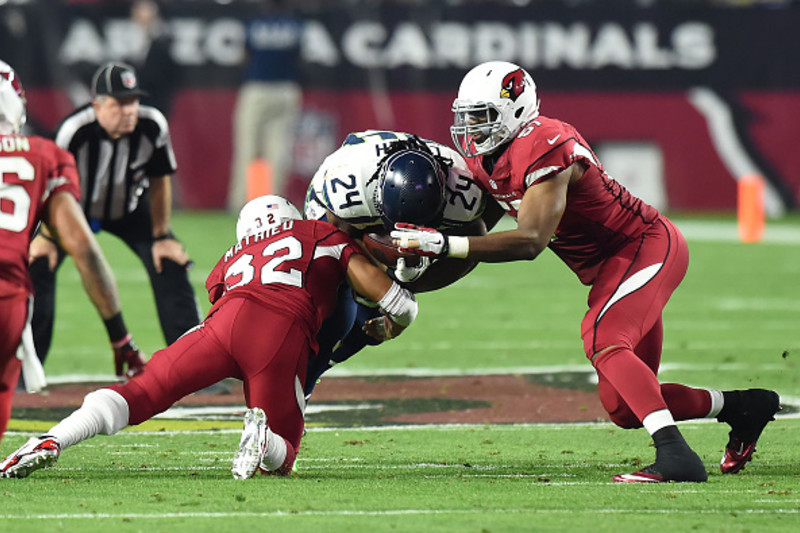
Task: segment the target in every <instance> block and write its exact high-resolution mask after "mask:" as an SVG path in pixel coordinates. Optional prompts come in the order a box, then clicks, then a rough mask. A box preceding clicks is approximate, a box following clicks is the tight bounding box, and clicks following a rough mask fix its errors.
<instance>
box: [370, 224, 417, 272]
mask: <svg viewBox="0 0 800 533" xmlns="http://www.w3.org/2000/svg"><path fill="white" fill-rule="evenodd" d="M363 241H364V248H366V250H367V252H369V253H370V255H372V257H374V258H375V259H377V260H378V261H380V262H381V263H383V264H384V265H388V266H395V264H397V260H398V259H399V258H401V257H405V258H406V265H408V266H416V265H417V264H419V256H418V255H416V254H404V253H401V252H398V251H397V247H396V246H394V245H393V244H392V237H391V236H390V235H389V234H388V233H374V232H372V233H366V234H365V235H364V239H363Z"/></svg>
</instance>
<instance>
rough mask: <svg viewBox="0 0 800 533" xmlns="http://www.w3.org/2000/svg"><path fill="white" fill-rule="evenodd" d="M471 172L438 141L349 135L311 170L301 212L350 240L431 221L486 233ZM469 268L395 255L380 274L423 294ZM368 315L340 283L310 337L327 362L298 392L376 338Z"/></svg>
mask: <svg viewBox="0 0 800 533" xmlns="http://www.w3.org/2000/svg"><path fill="white" fill-rule="evenodd" d="M471 177H472V175H471V173H470V171H469V170H468V168H467V165H466V163H465V161H464V159H463V158H462V157H461V155H459V154H458V152H456V151H455V150H453V149H451V148H448V147H447V146H444V145H442V144H439V143H436V142H433V141H428V140H421V139H420V138H419V137H417V136H415V135H411V134H408V133H402V132H393V131H379V130H367V131H363V132H357V133H350V134H349V135H348V136H347V138H346V139H345V140H344V142H343V143H342V146H341V147H340V148H339V149H338V150H336V151H335V152H333V153H332V154H331V155H329V156H328V157H327V158H325V161H323V163H322V165H321V166H320V168H319V170H318V171H317V172H316V174H314V177H313V179H312V180H311V184H310V185H309V187H308V191H307V193H306V201H305V209H304V210H305V216H306V218H309V219H314V220H328V221H330V222H334V223H335V224H337V225H338V226H339V227H342V228H343V229H344V230H345V231H346V232H347V233H349V234H350V235H351V236H353V237H354V238H356V239H357V240H358V239H359V238H360V237H361V236H362V235H363V234H364V233H366V232H370V231H375V232H378V233H385V232H387V231H389V230H391V229H393V227H394V224H395V222H407V223H413V224H420V225H426V226H433V227H436V228H437V229H439V230H440V231H442V232H443V233H447V234H451V235H481V234H484V233H485V232H486V227H485V225H484V223H483V220H482V219H481V215H482V214H483V209H484V206H485V199H484V195H483V192H482V191H481V189H480V188H478V187H477V186H476V185H475V183H474V182H473V181H472V179H471ZM474 267H475V264H474V263H472V262H470V261H464V260H462V259H452V258H447V259H443V260H437V261H434V262H431V261H428V260H423V261H421V262H420V263H419V265H415V266H407V265H406V264H405V262H404V261H402V260H400V261H398V264H397V265H387V272H388V274H389V275H390V276H391V277H392V278H394V279H395V280H396V281H398V282H399V283H401V284H402V285H403V286H405V287H407V288H408V289H410V290H412V291H414V292H424V291H430V290H436V289H440V288H442V287H445V286H447V285H450V284H451V283H453V282H455V281H457V280H458V279H460V278H461V277H463V276H464V275H466V274H467V273H468V272H469V271H471V270H472V269H473V268H474ZM376 312H377V310H376V309H374V308H371V307H368V306H366V305H364V304H358V303H357V302H355V300H354V299H353V297H352V294H351V291H350V290H349V288H348V287H346V286H344V287H342V288H341V290H340V298H339V304H338V306H337V309H336V311H335V312H334V313H333V314H332V315H331V317H330V318H329V319H328V320H327V321H326V323H325V324H324V325H323V328H322V330H321V332H320V335H319V338H318V340H319V344H320V357H318V358H317V361H320V362H324V361H325V357H324V355H325V354H328V356H329V357H328V361H327V362H326V363H325V364H321V365H320V366H319V367H318V368H316V369H309V373H308V379H307V381H306V394H310V393H311V390H312V389H313V387H314V385H315V383H316V380H317V378H318V377H319V376H320V375H321V374H322V373H323V372H324V371H325V370H327V369H328V368H330V367H331V366H333V365H334V364H336V363H339V362H342V361H344V360H345V359H347V358H349V357H350V356H352V355H354V354H355V353H356V352H358V351H359V350H361V348H363V347H364V346H366V345H367V344H376V343H377V342H376V341H375V340H374V339H372V338H371V337H369V336H367V335H365V334H364V333H363V332H362V331H361V325H362V324H363V322H364V321H366V320H368V319H369V318H371V317H373V316H376V315H375V313H376ZM334 348H335V349H334Z"/></svg>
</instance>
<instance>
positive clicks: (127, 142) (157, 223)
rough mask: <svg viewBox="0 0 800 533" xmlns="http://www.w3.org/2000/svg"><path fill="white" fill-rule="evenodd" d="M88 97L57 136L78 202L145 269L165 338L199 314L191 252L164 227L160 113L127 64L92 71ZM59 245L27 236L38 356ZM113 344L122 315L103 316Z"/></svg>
mask: <svg viewBox="0 0 800 533" xmlns="http://www.w3.org/2000/svg"><path fill="white" fill-rule="evenodd" d="M92 93H93V100H92V102H91V103H89V104H86V105H85V106H83V107H81V108H79V109H77V110H75V111H74V112H73V113H72V114H70V115H69V116H67V117H66V118H65V119H64V120H63V121H62V122H61V124H60V125H59V126H58V129H57V130H56V137H55V141H56V144H58V145H59V146H61V147H62V148H65V149H67V150H69V151H70V152H71V153H72V154H73V155H74V156H75V160H76V161H77V164H78V173H79V174H80V179H81V191H82V194H83V199H82V202H81V203H82V207H83V211H84V213H85V214H86V218H87V220H88V221H89V224H90V226H91V228H92V230H93V231H95V232H99V231H100V230H105V231H108V232H109V233H112V234H114V235H116V236H117V237H119V238H120V239H122V240H123V241H124V242H125V244H127V245H128V247H130V249H131V250H133V252H134V253H135V254H136V255H137V256H139V259H140V260H141V261H142V263H144V266H145V268H146V269H147V274H148V276H149V277H150V284H151V285H152V288H153V293H154V295H155V301H156V307H157V308H158V318H159V320H160V322H161V330H162V332H163V333H164V338H165V340H166V342H167V344H171V343H172V342H173V341H175V340H176V339H177V338H178V337H180V336H181V335H182V334H183V333H184V332H185V331H186V330H188V329H189V328H191V327H194V326H196V325H197V324H198V323H199V322H200V313H199V309H198V306H197V301H196V300H195V295H194V290H193V289H192V286H191V284H190V283H189V275H188V269H189V266H190V264H191V263H190V261H189V256H188V255H187V253H186V251H185V250H184V248H183V245H182V244H181V243H180V241H178V240H177V239H176V237H175V235H173V233H172V231H170V226H169V222H170V214H171V209H172V184H171V181H170V179H171V178H170V176H171V174H173V173H174V172H175V170H176V162H175V154H174V153H173V150H172V143H171V141H170V136H169V127H168V125H167V120H166V118H165V117H164V115H163V114H162V113H161V112H160V111H158V110H157V109H155V108H153V107H149V106H145V105H139V97H140V96H145V95H146V93H145V92H144V91H142V90H141V89H140V88H139V85H138V83H137V80H136V73H135V71H134V69H133V67H131V66H129V65H126V64H123V63H107V64H105V65H103V66H102V67H100V68H99V69H98V70H97V72H96V73H95V74H94V77H93V79H92ZM64 256H65V253H64V250H62V249H60V247H58V246H57V245H56V244H55V243H54V242H53V241H51V240H50V239H49V235H48V230H47V228H42V231H41V234H40V235H39V236H37V237H36V238H35V239H34V241H33V242H32V243H31V259H32V263H31V266H30V274H31V278H32V279H33V285H34V290H35V295H36V296H35V299H34V310H33V323H32V326H33V336H34V344H35V346H36V352H37V353H38V355H39V359H40V360H41V361H42V363H44V361H45V359H46V357H47V352H48V351H49V349H50V342H51V340H52V335H53V320H54V314H55V288H56V271H57V269H58V267H59V266H60V265H61V262H62V261H63V260H64ZM105 325H106V329H107V330H108V334H109V339H111V340H112V346H113V347H114V348H115V351H116V349H117V346H116V345H115V344H114V343H113V339H114V338H115V337H117V336H118V332H119V331H120V330H121V329H124V328H125V325H124V323H122V318H121V316H118V317H115V318H113V319H111V320H106V321H105Z"/></svg>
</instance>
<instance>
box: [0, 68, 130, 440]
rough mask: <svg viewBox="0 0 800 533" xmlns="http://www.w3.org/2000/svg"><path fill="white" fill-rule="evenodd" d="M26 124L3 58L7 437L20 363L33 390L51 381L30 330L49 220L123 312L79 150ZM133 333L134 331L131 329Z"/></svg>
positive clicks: (1, 237) (0, 281) (0, 354)
mask: <svg viewBox="0 0 800 533" xmlns="http://www.w3.org/2000/svg"><path fill="white" fill-rule="evenodd" d="M24 124H25V93H24V91H23V90H22V84H21V83H20V81H19V79H18V78H17V75H16V72H14V70H13V69H12V68H11V67H10V66H8V65H7V64H6V63H4V62H3V61H0V440H2V437H3V433H4V432H5V429H6V427H7V425H8V420H9V418H10V416H11V400H12V397H13V395H14V389H15V388H16V386H17V381H18V379H19V375H20V368H24V372H25V376H24V377H25V384H26V387H27V388H28V390H29V391H32V392H33V391H38V390H40V389H41V388H42V387H44V385H45V381H44V372H43V370H42V367H41V364H39V362H38V358H37V357H36V353H35V351H34V348H33V339H32V337H31V332H30V319H31V316H30V315H31V313H30V301H31V297H32V294H31V293H32V291H33V286H32V283H31V279H30V276H29V275H28V246H29V245H30V242H31V239H32V238H33V234H34V231H35V230H36V227H37V226H38V224H39V222H40V221H41V220H45V221H47V223H48V224H50V225H51V227H53V229H54V230H55V231H56V237H57V238H58V239H59V241H60V242H61V244H62V246H63V247H64V249H65V250H66V251H67V253H69V254H70V255H71V256H72V258H73V260H74V261H75V266H76V267H77V268H78V272H79V273H80V275H81V279H82V281H83V285H84V287H85V288H86V291H87V293H88V294H89V297H90V298H91V300H92V302H93V303H94V305H95V307H97V310H98V311H99V312H100V314H101V315H102V316H103V317H104V318H109V317H112V316H115V315H118V314H119V313H120V307H119V298H118V296H117V287H116V285H115V283H114V278H113V275H112V274H111V270H110V269H109V267H108V264H107V263H106V260H105V258H104V257H103V254H102V252H101V251H100V247H99V246H98V244H97V241H95V239H94V236H93V234H92V232H91V230H90V229H89V225H88V223H87V222H86V219H85V218H84V216H83V212H82V211H81V208H80V204H79V203H78V200H79V199H80V188H79V184H78V183H79V181H78V174H77V171H76V169H75V160H74V158H73V157H72V154H70V153H69V152H67V151H66V150H63V149H61V148H59V147H58V146H56V144H55V143H54V142H52V141H50V140H48V139H44V138H42V137H36V136H25V135H20V134H19V131H20V128H21V127H22V126H23V125H24ZM120 317H121V315H120ZM125 335H127V336H128V337H130V335H129V334H128V333H127V330H125ZM128 340H130V338H128ZM123 362H124V363H126V364H128V366H129V368H130V371H131V372H135V371H138V370H139V369H140V368H142V367H143V366H144V359H142V357H141V353H140V352H138V351H136V353H135V354H134V355H132V356H131V358H129V359H126V360H124V361H123V360H122V359H120V360H119V361H118V366H119V367H120V368H121V367H122V364H123ZM118 373H120V374H121V373H122V372H121V371H120V372H118Z"/></svg>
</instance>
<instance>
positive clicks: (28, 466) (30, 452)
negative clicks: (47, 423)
mask: <svg viewBox="0 0 800 533" xmlns="http://www.w3.org/2000/svg"><path fill="white" fill-rule="evenodd" d="M60 454H61V445H60V444H59V443H58V442H57V441H56V440H55V439H54V438H53V437H51V436H49V435H42V436H41V437H31V438H30V439H28V442H26V443H25V444H24V445H23V446H22V447H21V448H20V449H18V450H17V451H15V452H14V453H12V454H11V455H9V456H8V457H6V458H5V459H3V462H2V463H0V477H17V478H23V477H28V475H29V474H30V473H31V472H34V471H35V470H40V469H42V468H50V467H51V466H53V465H54V464H56V461H58V456H59V455H60Z"/></svg>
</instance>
